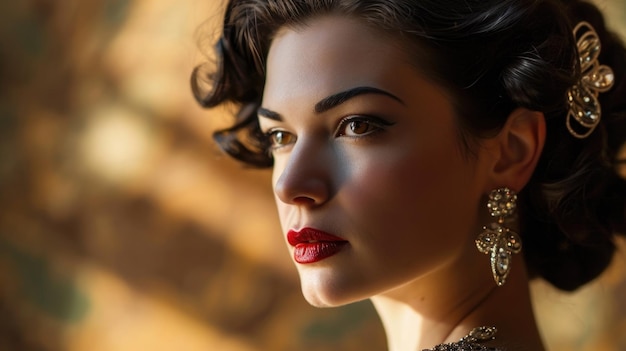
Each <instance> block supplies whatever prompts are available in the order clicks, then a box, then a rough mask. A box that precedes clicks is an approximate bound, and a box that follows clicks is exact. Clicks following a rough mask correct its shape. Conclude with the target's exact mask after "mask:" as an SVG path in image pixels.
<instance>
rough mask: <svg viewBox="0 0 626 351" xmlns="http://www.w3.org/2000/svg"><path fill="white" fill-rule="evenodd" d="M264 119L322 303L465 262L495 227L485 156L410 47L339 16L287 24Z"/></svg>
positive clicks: (301, 261) (282, 192)
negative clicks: (484, 219)
mask: <svg viewBox="0 0 626 351" xmlns="http://www.w3.org/2000/svg"><path fill="white" fill-rule="evenodd" d="M259 121H260V124H261V128H262V130H263V131H264V132H267V133H268V134H269V135H270V138H271V140H272V141H273V144H274V145H273V151H272V152H273V155H274V159H275V166H274V173H273V186H274V191H275V196H276V203H277V205H278V212H279V216H280V221H281V224H282V228H283V235H284V237H285V240H286V241H287V242H288V248H289V251H290V254H291V255H292V257H293V259H294V262H295V264H296V266H297V269H298V272H299V274H300V278H301V284H302V291H303V293H304V295H305V297H306V298H307V300H308V301H309V302H310V303H311V304H313V305H316V306H333V305H340V304H345V303H350V302H354V301H358V300H361V299H365V298H368V297H371V296H374V295H378V294H383V293H385V292H389V291H391V290H394V289H398V288H399V287H401V286H406V284H407V283H416V282H417V283H419V282H424V283H426V282H427V281H432V278H433V277H437V279H446V276H445V275H446V274H447V273H446V272H450V271H455V270H457V271H458V270H459V269H460V270H461V271H462V270H463V269H464V267H463V265H465V264H467V262H464V261H463V259H462V257H467V256H468V254H467V253H468V252H469V251H470V250H471V251H475V248H474V245H473V239H474V238H475V235H476V234H477V233H478V232H479V231H480V225H481V224H484V223H478V222H479V221H478V217H479V212H481V211H482V207H480V203H481V202H480V199H481V196H482V194H483V193H484V188H485V178H486V177H485V174H484V172H482V171H481V169H482V168H484V167H481V159H482V157H481V152H480V151H479V152H478V156H476V157H473V156H472V157H468V156H466V155H464V154H463V151H462V146H461V142H460V139H459V132H458V128H457V126H456V124H455V114H454V111H453V107H452V105H451V101H450V99H449V98H448V97H447V96H446V94H445V93H444V91H443V90H442V89H441V88H440V87H439V86H437V85H435V84H433V83H431V82H430V81H428V80H426V79H425V78H424V76H423V75H422V74H420V73H419V72H418V70H417V69H416V68H415V65H412V63H411V62H410V59H409V57H408V56H407V54H406V53H405V52H404V51H403V50H402V49H401V46H400V45H399V44H398V43H397V42H394V41H392V40H390V38H389V37H387V36H384V35H382V34H381V33H378V32H376V31H375V30H373V29H371V28H368V27H366V26H363V25H361V24H360V23H359V22H358V21H356V20H350V19H347V18H340V17H332V16H329V17H322V18H317V19H314V20H312V21H310V22H309V23H308V24H307V25H306V26H302V27H299V28H296V29H293V28H283V29H282V30H281V31H279V33H278V34H277V36H276V37H275V39H274V40H273V43H272V46H271V48H270V52H269V55H268V59H267V80H266V85H265V90H264V96H263V102H262V108H261V109H260V110H259ZM478 255H479V254H478V253H476V254H475V256H476V257H478ZM482 257H483V258H481V260H483V261H481V262H482V264H483V265H486V264H487V263H486V261H487V259H485V258H484V256H482ZM482 268H485V271H488V269H487V267H486V266H485V267H482ZM426 277H429V278H428V279H427V278H426ZM396 291H397V290H396Z"/></svg>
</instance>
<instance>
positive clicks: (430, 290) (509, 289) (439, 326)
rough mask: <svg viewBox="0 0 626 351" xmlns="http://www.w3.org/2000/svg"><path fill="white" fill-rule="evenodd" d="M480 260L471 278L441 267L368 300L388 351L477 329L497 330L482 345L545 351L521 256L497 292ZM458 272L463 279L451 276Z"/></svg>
mask: <svg viewBox="0 0 626 351" xmlns="http://www.w3.org/2000/svg"><path fill="white" fill-rule="evenodd" d="M520 256H521V255H520ZM481 258H484V262H482V264H476V265H474V266H476V267H477V268H479V269H477V270H476V272H471V273H473V274H468V271H467V267H466V268H465V269H463V270H454V269H450V268H446V267H444V268H442V269H441V270H438V271H436V272H433V273H431V274H429V275H428V276H426V277H421V278H419V279H417V280H415V281H413V282H411V283H408V284H406V285H404V286H402V287H400V288H397V289H394V290H392V291H388V292H386V293H384V294H381V295H377V296H375V297H372V302H373V304H374V307H375V308H376V310H377V312H378V314H379V316H380V318H381V320H382V323H383V326H384V328H385V332H386V334H387V340H388V345H389V350H390V351H407V350H423V349H428V348H432V347H433V346H435V345H438V344H441V343H449V342H456V341H458V340H459V339H460V338H462V337H463V336H465V335H467V333H469V332H470V331H471V330H472V329H473V328H475V327H479V326H495V327H497V329H498V332H497V334H496V340H494V341H492V342H489V343H488V344H486V345H489V346H496V347H500V348H505V346H507V345H508V346H509V347H512V346H514V347H515V349H516V350H533V351H541V350H544V347H543V345H542V342H541V338H540V336H539V332H538V330H537V326H536V323H535V319H534V316H533V313H532V306H531V301H530V293H529V290H528V278H527V275H526V272H525V269H524V264H523V261H522V259H521V257H518V258H515V259H514V260H515V261H514V263H513V264H514V266H513V271H512V272H511V274H510V275H509V277H508V279H507V282H506V284H505V285H504V286H502V287H497V286H496V285H495V283H494V281H493V279H492V278H491V275H490V272H489V268H488V267H489V265H488V263H487V261H488V258H487V257H484V256H483V257H481ZM452 266H454V265H451V267H452ZM481 269H482V270H481ZM460 271H463V272H464V274H455V272H460ZM444 275H445V276H446V278H443V277H444ZM450 277H453V279H450Z"/></svg>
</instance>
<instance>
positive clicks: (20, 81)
mask: <svg viewBox="0 0 626 351" xmlns="http://www.w3.org/2000/svg"><path fill="white" fill-rule="evenodd" d="M222 7H223V4H221V1H218V0H204V1H200V0H184V1H174V0H153V1H150V0H145V1H141V0H106V1H105V0H91V1H79V0H65V1H50V0H49V1H46V0H26V1H4V2H3V3H2V4H1V5H0V39H1V42H0V43H1V46H0V48H1V49H0V50H1V52H0V92H1V93H0V351H34V350H38V351H40V350H41V351H53V350H54V351H56V350H64V351H79V350H80V351H83V350H85V351H101V350H102V351H105V350H106V351H124V350H129V351H130V350H133V351H137V350H150V351H161V350H168V351H169V350H184V351H195V350H219V351H260V350H263V351H266V350H270V351H281V350H285V351H291V350H302V349H306V350H309V351H315V350H348V351H350V350H355V351H356V350H368V351H369V350H384V348H385V342H384V335H383V332H382V327H381V326H380V322H379V321H378V319H377V317H376V316H375V314H374V311H373V308H372V307H371V305H370V304H369V303H367V302H363V303H358V304H354V305H350V306H346V307H343V308H337V309H316V308H312V307H310V306H308V305H307V304H306V302H305V301H304V300H303V298H302V297H301V295H300V291H299V284H298V280H297V275H296V272H295V269H294V267H293V265H292V263H291V262H290V259H289V257H288V255H287V252H286V249H285V247H284V244H283V241H282V239H281V235H280V228H279V226H278V221H277V217H276V213H275V210H274V204H273V199H272V195H271V189H270V178H269V172H268V171H258V170H250V169H245V168H244V167H242V166H241V165H239V164H236V163H235V162H234V161H232V160H230V159H229V158H228V157H225V156H223V155H221V153H220V152H219V151H218V150H217V148H216V147H215V146H214V144H213V142H212V141H211V132H212V131H213V130H215V129H216V128H218V127H220V126H224V125H226V124H227V123H228V121H229V119H228V115H227V113H225V112H224V111H219V110H214V111H206V110H202V109H200V108H199V107H198V106H197V105H196V104H195V102H194V100H193V98H192V96H191V92H190V89H189V74H190V71H191V70H192V68H193V67H194V66H195V65H196V64H197V63H199V62H201V61H202V60H204V59H205V57H203V56H202V55H201V54H200V51H199V50H198V46H200V47H203V48H205V49H206V48H210V44H211V42H205V41H202V40H199V38H201V37H202V36H201V35H199V34H204V35H206V34H207V33H217V31H218V24H219V22H220V21H221V13H222V10H221V8H222ZM601 7H602V8H603V9H604V10H605V12H606V13H607V14H608V15H609V16H610V23H611V24H612V26H613V27H614V28H616V29H620V31H621V33H623V34H624V36H626V3H625V2H624V1H620V0H614V1H605V2H602V3H601ZM625 277H626V245H623V244H622V248H621V251H620V252H619V253H618V255H617V256H616V259H615V262H614V264H613V266H612V267H611V269H610V270H609V271H607V273H606V274H604V275H603V276H602V277H601V278H600V279H599V280H598V281H596V282H595V283H593V284H591V285H589V286H587V287H585V288H583V289H581V290H580V291H578V292H577V293H575V294H562V293H559V292H557V291H555V290H554V289H552V288H550V287H548V286H547V285H546V284H543V283H541V282H537V283H535V284H534V285H533V293H534V294H535V295H536V309H537V311H538V316H539V319H540V323H541V326H542V330H543V331H544V334H545V339H546V342H547V343H548V345H549V346H550V348H551V350H554V351H561V350H562V351H565V350H589V351H591V350H594V351H617V350H621V351H623V350H626V278H625ZM511 303H515V302H514V301H512V302H511Z"/></svg>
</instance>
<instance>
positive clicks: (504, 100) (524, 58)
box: [191, 0, 626, 290]
mask: <svg viewBox="0 0 626 351" xmlns="http://www.w3.org/2000/svg"><path fill="white" fill-rule="evenodd" d="M330 14H332V15H339V16H349V17H352V18H357V19H360V20H362V21H363V23H365V24H367V25H370V26H372V27H373V28H376V29H377V30H379V31H382V33H386V34H388V35H391V36H392V37H394V38H398V40H400V41H401V42H402V43H403V44H404V47H405V48H406V50H407V52H408V53H409V54H410V55H411V56H412V57H413V58H414V59H415V63H416V67H419V68H420V70H421V71H422V72H423V73H424V74H426V75H427V76H428V77H429V78H431V79H432V80H433V81H435V82H437V83H438V84H440V85H441V86H443V87H444V88H445V89H446V90H447V91H448V93H449V95H450V96H451V97H452V99H453V103H454V105H455V108H456V112H457V117H458V125H459V131H460V135H461V139H462V141H463V144H464V149H465V150H467V151H468V155H469V157H471V155H472V148H473V147H475V146H476V145H479V143H480V139H481V138H484V137H487V136H490V135H494V133H497V131H498V130H499V129H500V128H501V127H502V126H503V124H504V123H505V121H506V119H507V117H508V115H509V114H510V113H511V112H512V111H513V110H514V109H515V108H517V107H524V108H528V109H530V110H534V111H540V112H543V113H544V115H545V119H546V124H547V137H546V144H545V147H544V150H543V153H542V156H541V158H540V160H539V163H538V165H537V168H536V170H535V172H534V174H533V176H532V178H531V180H530V182H529V183H528V184H527V186H526V187H525V188H524V189H523V190H522V191H521V192H520V194H519V198H520V204H519V206H520V222H521V235H522V238H523V240H524V255H525V260H526V264H527V266H528V268H529V271H530V272H531V273H532V274H533V276H540V277H543V278H544V279H546V280H547V281H549V282H551V283H552V284H553V285H555V286H556V287H558V288H560V289H563V290H574V289H576V288H577V287H579V286H581V285H582V284H584V283H586V282H588V281H590V280H592V279H594V278H595V277H597V276H598V275H599V274H600V273H601V272H602V271H603V270H604V269H605V268H606V267H607V266H608V264H609V263H610V261H611V257H612V256H613V253H614V251H615V243H614V239H615V235H617V234H620V235H624V233H625V232H626V224H625V219H624V213H625V212H626V210H625V198H626V185H625V181H624V179H622V178H620V177H619V176H618V174H617V167H618V164H619V163H621V164H622V167H623V164H624V160H621V161H620V160H618V159H617V158H618V154H619V149H620V148H621V147H624V141H625V134H626V79H625V78H626V77H625V70H626V51H625V49H624V46H623V45H622V43H621V42H620V41H619V40H618V38H617V37H616V36H615V35H614V34H612V33H611V32H609V31H607V29H606V27H605V23H604V19H603V16H602V14H601V13H600V12H599V11H598V9H597V8H596V7H595V6H594V5H592V4H590V3H587V2H584V1H580V0H463V1H460V0H421V1H414V0H231V1H230V2H229V3H228V4H227V8H226V13H225V18H224V25H223V34H222V36H221V37H220V38H219V40H217V43H216V45H215V53H216V57H217V62H215V63H207V64H205V65H201V66H198V67H197V68H196V69H195V70H194V72H193V74H192V79H191V83H192V89H193V93H194V95H195V97H196V99H197V100H198V101H199V103H200V104H201V105H202V106H205V107H214V106H217V105H221V104H225V103H229V104H234V105H235V106H237V107H238V113H237V114H236V115H235V116H234V122H233V124H232V126H231V127H229V128H227V129H224V130H220V131H217V132H216V133H215V134H214V137H215V140H216V141H217V143H218V144H219V145H220V147H221V148H222V149H223V150H224V151H225V152H227V153H228V154H230V155H231V156H233V157H234V158H236V159H238V160H240V161H243V162H245V163H246V164H249V165H252V166H255V167H271V166H272V164H273V160H272V157H271V154H270V153H268V152H267V147H268V143H267V140H266V138H265V137H264V135H263V133H262V132H261V131H260V128H259V125H258V121H257V117H256V111H257V109H258V107H259V106H260V102H261V98H262V95H263V86H264V81H265V59H266V56H267V53H268V50H269V46H270V44H271V41H272V37H273V35H274V33H276V31H277V30H278V29H279V28H281V27H284V26H290V27H295V28H297V27H298V26H302V25H305V24H306V23H307V21H309V20H310V19H311V18H314V17H316V16H322V15H330ZM582 20H584V21H587V22H589V23H591V24H592V25H593V26H594V27H595V29H596V31H597V32H598V35H599V36H600V38H601V43H602V51H601V56H600V58H599V60H600V62H601V63H602V64H605V65H608V66H610V67H612V69H613V71H614V73H615V85H614V86H613V88H612V89H611V90H610V91H609V92H607V93H603V94H601V95H600V98H599V99H600V103H601V106H602V113H603V114H602V121H601V123H600V125H599V126H598V127H597V128H596V130H595V131H594V132H593V133H592V134H591V135H590V136H589V137H588V138H586V139H577V138H574V137H572V136H571V135H570V134H569V132H568V130H567V129H566V127H565V117H566V114H567V103H566V94H567V90H568V88H569V87H571V86H572V85H573V84H575V83H576V82H577V81H578V79H579V78H580V67H579V63H578V56H577V53H576V45H575V42H574V39H573V35H572V29H573V27H574V26H575V25H576V23H578V22H579V21H582ZM418 48H419V50H417V49H418Z"/></svg>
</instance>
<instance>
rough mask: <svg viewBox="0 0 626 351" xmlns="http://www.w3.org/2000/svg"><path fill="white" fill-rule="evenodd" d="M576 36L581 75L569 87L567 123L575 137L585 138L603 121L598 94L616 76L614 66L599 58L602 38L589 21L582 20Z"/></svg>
mask: <svg viewBox="0 0 626 351" xmlns="http://www.w3.org/2000/svg"><path fill="white" fill-rule="evenodd" d="M573 32H574V38H575V39H576V40H577V41H576V47H577V49H578V58H579V60H580V73H581V78H580V80H579V81H578V83H577V84H575V85H574V86H572V87H571V88H570V89H569V90H568V91H567V102H568V104H569V111H568V113H567V119H566V122H565V124H566V126H567V129H568V130H569V132H570V133H571V134H572V135H573V136H575V137H576V138H579V139H583V138H586V137H588V136H589V134H591V132H593V130H594V129H595V128H596V127H597V126H598V123H600V116H601V114H602V113H601V110H600V102H598V94H599V93H603V92H606V91H608V90H609V89H611V87H612V86H613V81H614V76H613V70H612V69H611V67H609V66H606V65H601V64H600V63H599V62H598V56H599V55H600V38H599V37H598V34H597V33H596V31H595V30H594V29H593V27H592V26H591V24H589V23H588V22H580V23H578V25H576V27H574V31H573ZM572 119H573V120H574V121H576V122H577V123H578V124H579V125H580V126H581V127H582V128H580V127H579V128H577V129H578V130H585V129H586V131H584V132H582V133H581V132H579V131H577V130H575V129H574V128H573V127H572Z"/></svg>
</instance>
